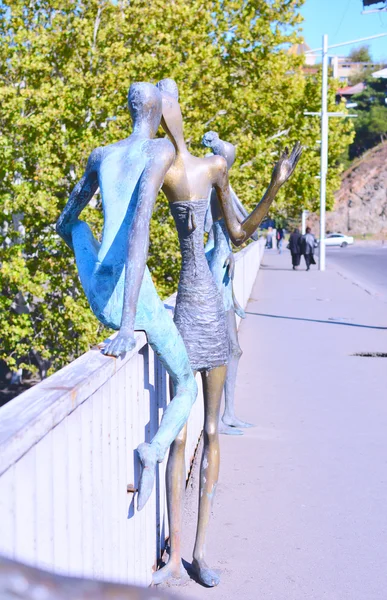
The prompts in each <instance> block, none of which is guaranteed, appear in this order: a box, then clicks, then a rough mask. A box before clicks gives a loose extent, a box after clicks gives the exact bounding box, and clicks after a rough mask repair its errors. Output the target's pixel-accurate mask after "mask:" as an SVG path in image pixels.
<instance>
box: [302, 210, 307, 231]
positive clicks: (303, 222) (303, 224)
mask: <svg viewBox="0 0 387 600" xmlns="http://www.w3.org/2000/svg"><path fill="white" fill-rule="evenodd" d="M306 214H307V211H306V210H303V211H302V217H301V233H302V235H305V231H306Z"/></svg>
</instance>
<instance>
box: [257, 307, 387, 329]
mask: <svg viewBox="0 0 387 600" xmlns="http://www.w3.org/2000/svg"><path fill="white" fill-rule="evenodd" d="M245 312H246V315H254V316H256V317H269V318H270V319H288V320H291V321H309V322H310V323H327V324H328V325H345V326H346V327H363V328H365V329H383V330H386V331H387V327H379V326H378V325H361V324H359V323H344V322H343V321H323V320H321V319H306V318H304V317H286V316H285V315H268V314H266V313H256V312H250V311H248V310H246V311H245Z"/></svg>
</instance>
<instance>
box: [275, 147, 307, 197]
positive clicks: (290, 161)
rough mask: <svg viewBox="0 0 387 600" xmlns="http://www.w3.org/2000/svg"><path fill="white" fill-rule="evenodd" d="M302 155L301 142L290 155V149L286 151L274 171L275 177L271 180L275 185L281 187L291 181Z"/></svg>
mask: <svg viewBox="0 0 387 600" xmlns="http://www.w3.org/2000/svg"><path fill="white" fill-rule="evenodd" d="M301 154H302V146H301V144H300V142H296V144H295V145H294V148H293V150H292V151H291V153H290V155H289V149H288V148H285V151H284V152H283V153H282V155H281V158H280V159H279V161H278V162H277V164H276V165H275V167H274V169H273V175H272V179H271V181H272V183H273V184H276V185H278V186H280V185H283V184H284V183H285V181H287V180H288V179H289V177H290V176H291V175H292V173H293V171H294V169H295V168H296V165H297V163H298V161H299V160H300V156H301Z"/></svg>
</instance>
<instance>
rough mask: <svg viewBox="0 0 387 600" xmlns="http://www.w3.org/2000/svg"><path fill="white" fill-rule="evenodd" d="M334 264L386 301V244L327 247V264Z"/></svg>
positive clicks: (340, 270)
mask: <svg viewBox="0 0 387 600" xmlns="http://www.w3.org/2000/svg"><path fill="white" fill-rule="evenodd" d="M330 265H331V266H333V267H334V266H336V267H337V269H338V271H339V272H341V273H342V274H343V275H347V276H348V277H349V278H350V279H352V280H353V281H355V282H356V283H358V284H359V285H360V286H361V287H363V288H365V289H366V290H368V291H369V292H371V293H374V294H376V295H377V296H380V299H382V300H385V301H387V244H386V245H384V246H382V245H378V246H377V245H375V246H363V245H356V244H354V245H353V246H348V247H347V248H327V266H328V268H329V267H330Z"/></svg>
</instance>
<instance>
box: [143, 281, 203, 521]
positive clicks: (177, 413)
mask: <svg viewBox="0 0 387 600" xmlns="http://www.w3.org/2000/svg"><path fill="white" fill-rule="evenodd" d="M144 298H146V310H143V308H142V307H144V306H145V300H144ZM136 329H143V330H145V331H146V334H147V337H148V342H149V344H150V345H151V346H152V348H153V350H154V351H155V352H156V354H157V356H158V357H159V359H160V360H161V362H162V363H163V365H164V367H165V368H166V370H167V372H168V373H169V375H170V377H171V380H172V383H173V390H174V396H173V398H172V400H171V402H170V403H169V404H168V406H167V408H166V409H165V411H164V414H163V417H162V420H161V423H160V426H159V429H158V430H157V433H156V435H155V436H154V438H153V439H152V440H151V442H150V443H146V442H144V443H143V444H140V446H139V447H138V448H137V451H138V454H139V457H140V460H141V463H142V467H143V468H142V473H141V476H140V482H139V493H138V500H137V507H138V509H139V510H141V508H142V507H143V506H144V504H145V503H146V501H147V500H148V498H149V496H150V494H151V492H152V488H153V483H154V478H155V474H156V464H157V462H162V461H163V459H164V457H165V455H166V452H167V450H168V448H169V447H170V445H171V444H172V442H173V441H174V440H175V439H176V437H177V435H178V433H179V432H180V430H181V429H182V427H183V425H184V424H185V423H186V422H187V419H188V417H189V413H190V411H191V407H192V405H193V403H194V402H195V400H196V396H197V384H196V381H195V376H194V374H193V371H192V369H191V366H190V363H189V358H188V354H187V351H186V348H185V345H184V342H183V339H182V337H181V336H180V334H179V332H178V330H177V327H176V325H175V324H174V322H173V321H172V319H171V317H170V315H169V314H168V312H167V310H166V309H165V308H164V305H163V304H162V302H161V300H160V299H159V297H158V295H157V293H156V290H155V288H154V285H153V282H152V280H151V278H150V275H149V272H145V274H144V281H143V285H142V286H141V291H140V297H139V305H138V309H137V316H136Z"/></svg>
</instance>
